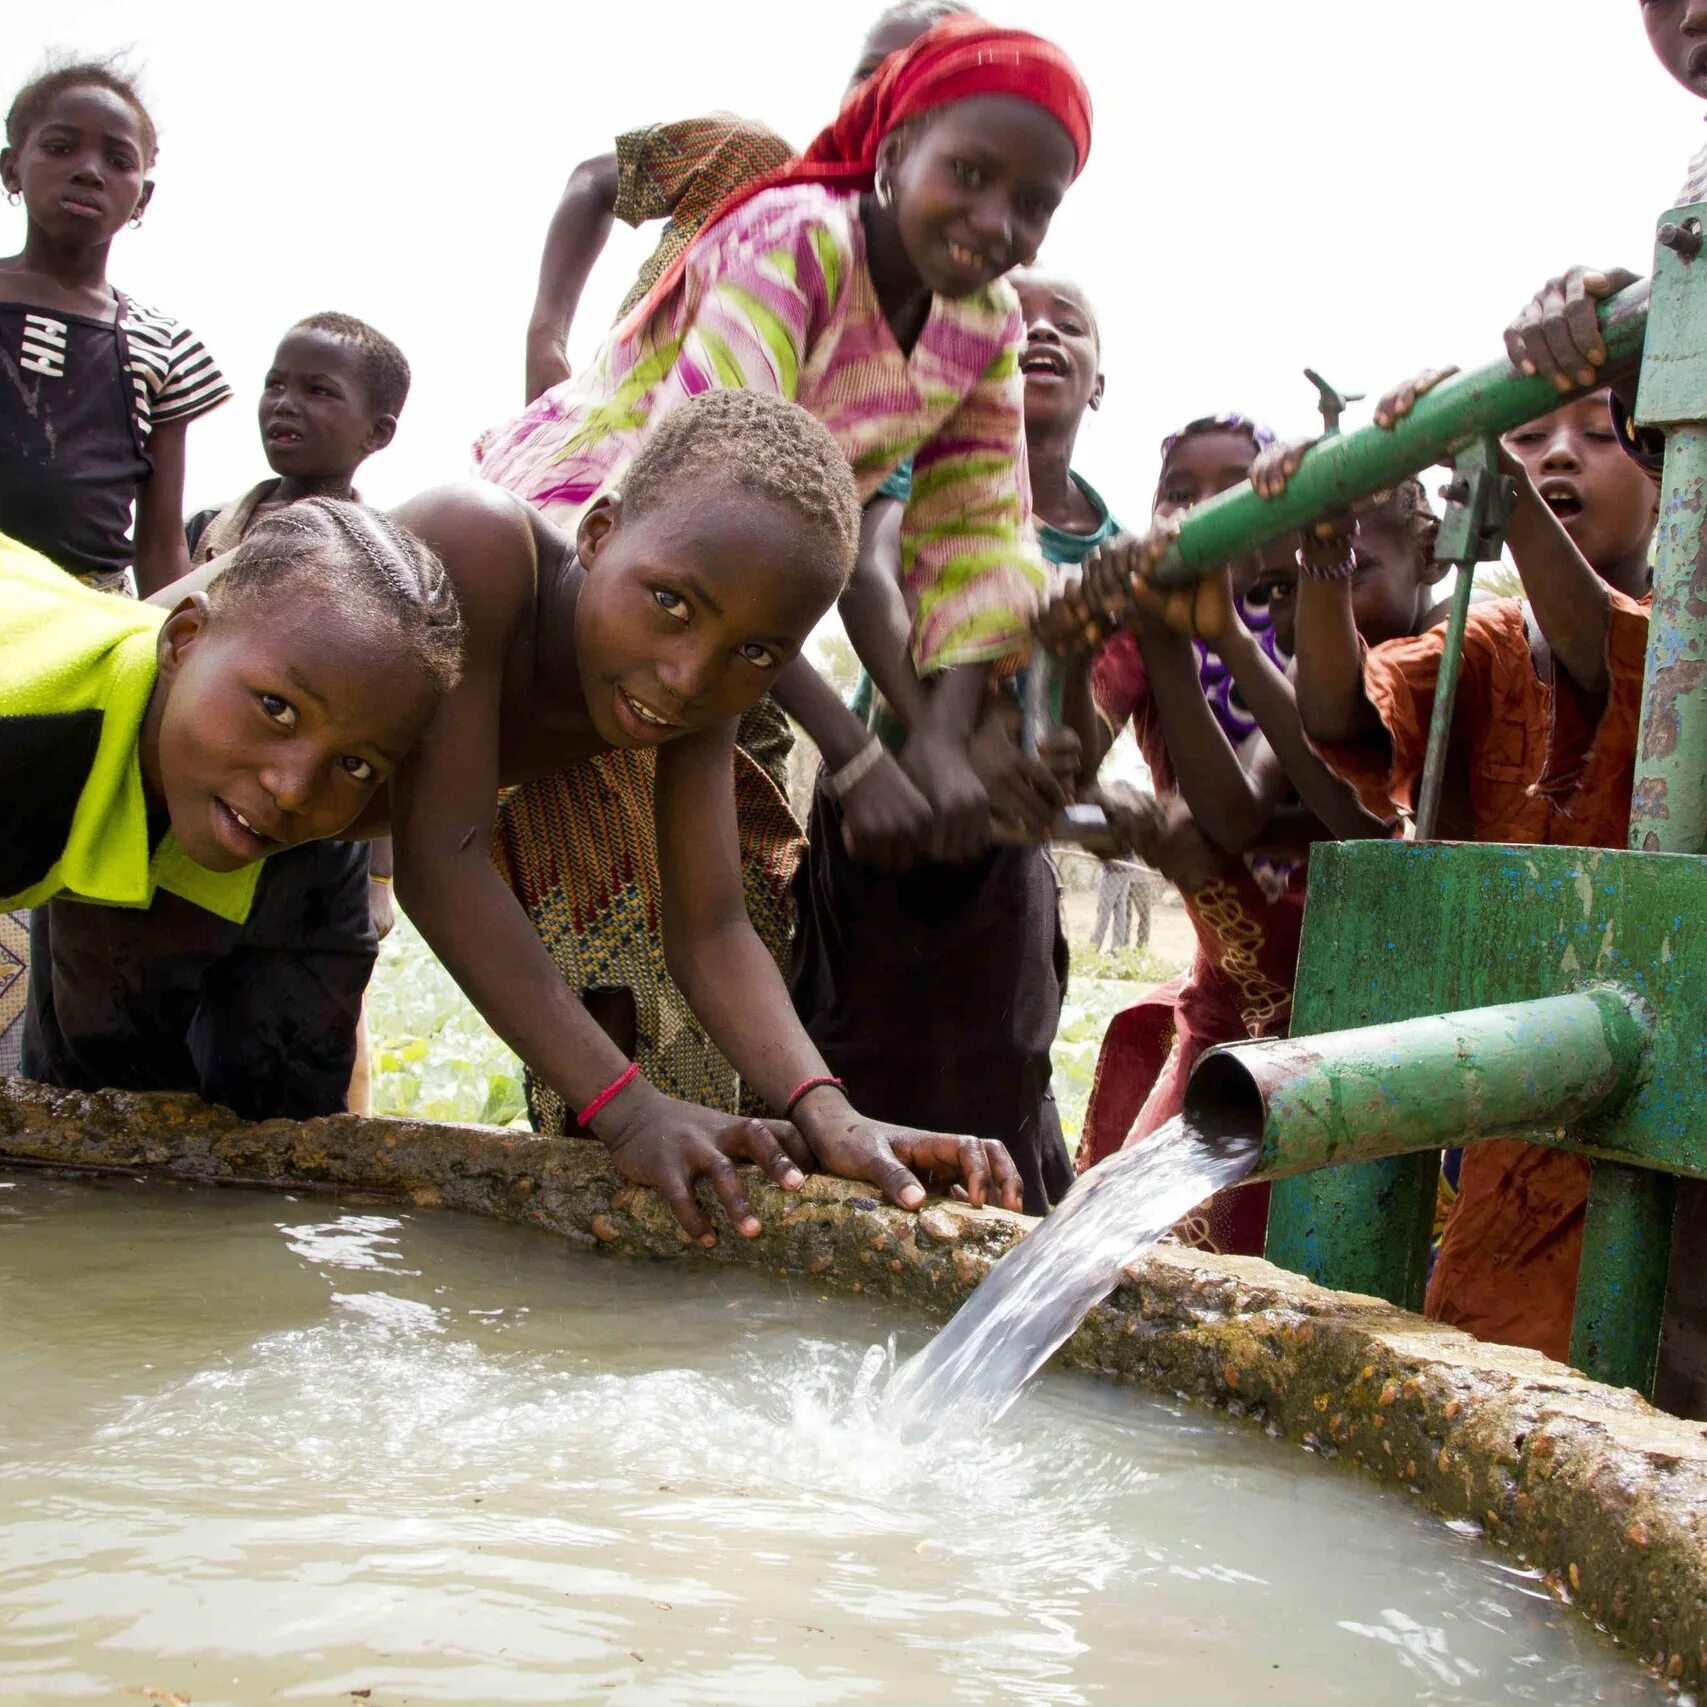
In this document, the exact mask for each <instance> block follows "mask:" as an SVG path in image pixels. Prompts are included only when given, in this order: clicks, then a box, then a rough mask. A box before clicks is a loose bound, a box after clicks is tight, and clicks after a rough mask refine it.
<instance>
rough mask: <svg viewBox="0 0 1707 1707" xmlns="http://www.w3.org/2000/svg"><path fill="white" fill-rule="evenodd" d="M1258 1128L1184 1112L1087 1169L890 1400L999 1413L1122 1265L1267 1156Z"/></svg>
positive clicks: (977, 1414)
mask: <svg viewBox="0 0 1707 1707" xmlns="http://www.w3.org/2000/svg"><path fill="white" fill-rule="evenodd" d="M1258 1148H1259V1146H1258V1143H1257V1140H1256V1138H1255V1137H1254V1136H1253V1135H1251V1134H1250V1133H1249V1132H1244V1131H1233V1130H1224V1131H1209V1130H1205V1129H1204V1128H1203V1127H1201V1126H1199V1125H1193V1124H1191V1123H1190V1122H1188V1120H1187V1118H1186V1117H1185V1116H1183V1115H1181V1116H1180V1117H1178V1118H1177V1119H1174V1120H1171V1121H1169V1122H1168V1123H1167V1125H1165V1126H1163V1127H1161V1128H1159V1129H1158V1130H1157V1131H1156V1132H1155V1133H1154V1134H1153V1135H1152V1136H1151V1137H1149V1138H1147V1139H1145V1140H1144V1142H1143V1143H1142V1144H1138V1145H1135V1146H1134V1147H1133V1148H1132V1149H1130V1150H1121V1151H1119V1152H1118V1153H1117V1154H1115V1155H1113V1156H1110V1157H1109V1158H1108V1160H1107V1161H1105V1162H1101V1163H1099V1164H1098V1165H1097V1166H1096V1167H1094V1168H1093V1169H1091V1171H1090V1172H1089V1173H1087V1174H1085V1175H1084V1176H1083V1177H1082V1178H1081V1179H1080V1180H1079V1181H1078V1182H1077V1183H1076V1184H1075V1185H1074V1186H1073V1189H1072V1190H1071V1191H1069V1192H1068V1193H1067V1195H1066V1196H1065V1197H1064V1198H1063V1199H1062V1200H1061V1203H1060V1205H1059V1207H1057V1208H1056V1209H1055V1210H1054V1212H1053V1213H1052V1214H1050V1216H1049V1217H1048V1218H1047V1219H1046V1220H1045V1221H1044V1222H1042V1224H1041V1225H1040V1226H1039V1227H1038V1228H1037V1229H1036V1231H1035V1232H1033V1233H1031V1234H1030V1235H1029V1236H1028V1237H1026V1238H1025V1239H1023V1240H1021V1242H1020V1243H1019V1244H1017V1245H1015V1246H1014V1247H1013V1248H1012V1249H1011V1250H1010V1251H1009V1252H1008V1253H1007V1255H1006V1256H1004V1257H1003V1258H1002V1260H1001V1261H1000V1262H999V1263H997V1264H996V1266H995V1267H994V1268H993V1269H991V1270H990V1272H989V1274H987V1275H986V1276H985V1277H984V1279H983V1281H982V1283H981V1284H980V1285H979V1287H978V1289H977V1291H975V1292H974V1293H973V1294H972V1296H971V1297H970V1298H969V1299H967V1301H966V1302H965V1304H963V1305H962V1306H961V1308H960V1310H959V1313H958V1314H957V1315H956V1316H955V1317H954V1319H953V1321H951V1322H950V1323H949V1324H948V1326H947V1327H946V1328H944V1329H943V1330H942V1332H941V1333H940V1334H938V1335H937V1336H936V1338H935V1339H934V1340H932V1341H931V1343H930V1344H929V1345H927V1346H926V1347H925V1349H924V1350H923V1351H921V1352H920V1353H919V1354H918V1355H917V1356H916V1357H913V1358H911V1359H909V1360H908V1361H907V1362H906V1363H905V1364H903V1365H902V1367H901V1368H900V1369H898V1370H897V1371H896V1373H895V1377H894V1379H893V1380H892V1381H891V1382H890V1384H889V1386H888V1389H887V1391H886V1393H885V1404H886V1407H887V1408H888V1409H889V1410H890V1412H891V1414H892V1416H893V1417H894V1419H895V1421H896V1424H897V1426H898V1427H899V1428H900V1429H901V1430H902V1431H903V1433H905V1434H909V1435H911V1434H914V1433H916V1432H919V1433H930V1432H933V1431H934V1430H935V1429H936V1428H937V1427H939V1426H940V1425H941V1424H942V1422H943V1421H945V1420H946V1419H947V1418H948V1416H949V1415H950V1414H952V1415H953V1418H954V1423H955V1426H956V1428H964V1427H966V1426H967V1425H968V1424H970V1425H972V1426H974V1427H977V1426H980V1425H987V1424H989V1423H992V1422H994V1421H995V1420H996V1419H997V1418H998V1417H1000V1416H1001V1415H1002V1413H1003V1412H1004V1411H1006V1410H1007V1409H1008V1407H1009V1406H1010V1405H1012V1404H1013V1402H1014V1401H1015V1400H1016V1399H1017V1398H1018V1397H1019V1396H1020V1393H1021V1392H1022V1391H1023V1389H1024V1387H1025V1384H1026V1382H1028V1381H1029V1380H1030V1379H1031V1378H1032V1376H1034V1375H1035V1374H1036V1373H1037V1372H1038V1370H1040V1369H1041V1368H1042V1367H1043V1365H1044V1364H1045V1363H1047V1362H1048V1361H1049V1359H1050V1358H1051V1357H1052V1356H1053V1355H1054V1354H1055V1352H1056V1350H1057V1349H1058V1348H1059V1347H1060V1346H1061V1345H1062V1344H1063V1343H1064V1342H1065V1341H1066V1340H1067V1339H1068V1337H1069V1336H1070V1335H1071V1334H1072V1332H1073V1330H1074V1329H1075V1328H1076V1327H1078V1325H1079V1323H1080V1322H1082V1321H1083V1320H1084V1319H1085V1316H1086V1315H1087V1314H1088V1313H1089V1311H1090V1310H1091V1308H1092V1307H1093V1306H1094V1305H1096V1304H1097V1303H1098V1302H1099V1301H1100V1300H1101V1299H1103V1298H1104V1297H1106V1296H1107V1295H1108V1293H1109V1292H1110V1291H1111V1290H1112V1289H1113V1288H1114V1286H1115V1285H1116V1284H1118V1282H1119V1280H1120V1276H1121V1274H1122V1272H1123V1271H1124V1270H1125V1269H1126V1267H1127V1266H1128V1265H1129V1264H1130V1263H1132V1262H1133V1261H1135V1260H1136V1259H1137V1258H1138V1257H1139V1256H1140V1255H1142V1254H1143V1252H1145V1251H1146V1250H1148V1249H1149V1248H1150V1246H1151V1245H1153V1244H1155V1243H1156V1241H1157V1240H1158V1239H1160V1238H1161V1237H1162V1235H1163V1234H1164V1233H1166V1232H1167V1231H1168V1230H1169V1228H1171V1227H1172V1226H1173V1225H1174V1224H1175V1223H1176V1222H1177V1221H1178V1220H1180V1218H1181V1217H1182V1216H1185V1215H1188V1214H1190V1213H1191V1211H1192V1210H1193V1209H1195V1208H1196V1207H1197V1206H1198V1204H1200V1203H1201V1202H1203V1200H1204V1199H1205V1198H1206V1197H1209V1196H1211V1195H1212V1194H1213V1193H1215V1192H1217V1191H1219V1190H1221V1189H1222V1187H1224V1186H1229V1185H1235V1184H1237V1183H1238V1181H1239V1180H1241V1179H1243V1178H1244V1176H1245V1175H1246V1174H1248V1173H1249V1172H1250V1171H1251V1169H1252V1168H1253V1167H1254V1166H1255V1165H1256V1159H1257V1153H1258Z"/></svg>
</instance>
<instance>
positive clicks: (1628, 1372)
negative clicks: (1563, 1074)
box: [1571, 1162, 1679, 1393]
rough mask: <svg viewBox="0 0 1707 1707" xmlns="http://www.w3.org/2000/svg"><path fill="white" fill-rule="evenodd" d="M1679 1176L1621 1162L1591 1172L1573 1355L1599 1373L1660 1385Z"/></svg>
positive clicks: (1640, 1386) (1615, 1381) (1620, 1382)
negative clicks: (1662, 1332) (1657, 1372)
mask: <svg viewBox="0 0 1707 1707" xmlns="http://www.w3.org/2000/svg"><path fill="white" fill-rule="evenodd" d="M1678 1184H1679V1182H1678V1181H1677V1180H1676V1179H1674V1178H1673V1177H1672V1176H1671V1175H1670V1174H1662V1173H1656V1172H1655V1171H1653V1170H1652V1169H1649V1168H1627V1167H1624V1166H1623V1165H1622V1164H1620V1163H1618V1162H1596V1163H1595V1164H1594V1169H1593V1172H1592V1173H1591V1174H1590V1175H1589V1186H1588V1211H1587V1214H1586V1215H1585V1217H1584V1220H1583V1252H1582V1261H1581V1263H1580V1264H1579V1266H1578V1270H1577V1302H1576V1313H1575V1315H1574V1316H1573V1318H1572V1321H1571V1362H1572V1363H1573V1364H1574V1365H1575V1366H1576V1367H1577V1368H1578V1369H1581V1370H1583V1371H1585V1372H1586V1373H1587V1374H1589V1375H1592V1376H1593V1377H1594V1378H1595V1380H1597V1381H1605V1382H1607V1383H1608V1384H1609V1385H1611V1386H1614V1387H1634V1388H1635V1389H1636V1390H1637V1391H1638V1392H1641V1393H1652V1392H1653V1390H1654V1371H1655V1367H1656V1365H1657V1364H1658V1362H1659V1355H1660V1322H1661V1320H1662V1318H1663V1316H1664V1312H1665V1299H1666V1269H1667V1266H1668V1263H1669V1259H1670V1257H1671V1227H1672V1219H1673V1216H1674V1215H1675V1213H1676V1208H1677V1188H1678Z"/></svg>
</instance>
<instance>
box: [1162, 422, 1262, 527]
mask: <svg viewBox="0 0 1707 1707" xmlns="http://www.w3.org/2000/svg"><path fill="white" fill-rule="evenodd" d="M1256 455H1257V447H1256V444H1255V442H1254V441H1253V440H1252V438H1251V435H1250V434H1249V433H1245V432H1241V431H1239V429H1238V428H1236V427H1213V428H1210V429H1208V430H1207V431H1204V432H1201V433H1192V434H1191V435H1190V436H1189V437H1187V438H1184V439H1182V440H1181V441H1180V442H1179V443H1178V444H1177V445H1175V446H1174V448H1173V450H1172V452H1171V453H1170V454H1169V456H1168V460H1167V461H1166V462H1165V463H1163V464H1162V477H1161V479H1160V480H1159V481H1157V482H1156V505H1155V509H1154V510H1153V511H1152V512H1151V514H1152V515H1153V516H1154V517H1155V519H1156V520H1157V521H1159V522H1165V521H1166V520H1167V519H1168V518H1169V517H1170V516H1177V515H1181V514H1183V513H1184V512H1185V511H1187V510H1189V509H1191V508H1192V506H1193V505H1195V504H1201V503H1203V502H1204V501H1205V500H1206V499H1209V498H1213V497H1215V496H1217V495H1218V494H1219V493H1222V492H1227V491H1231V490H1232V488H1233V487H1235V486H1237V485H1238V484H1239V482H1240V481H1241V480H1243V479H1244V478H1245V476H1246V475H1248V474H1249V473H1250V471H1251V464H1252V463H1253V462H1255V461H1256Z"/></svg>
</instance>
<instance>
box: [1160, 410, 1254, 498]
mask: <svg viewBox="0 0 1707 1707" xmlns="http://www.w3.org/2000/svg"><path fill="white" fill-rule="evenodd" d="M1200 433H1249V434H1250V436H1251V442H1252V443H1253V444H1255V446H1256V447H1257V449H1258V450H1259V451H1265V450H1267V449H1268V447H1269V446H1270V445H1271V444H1273V443H1274V430H1273V429H1272V428H1270V427H1265V426H1264V425H1263V424H1262V422H1261V421H1253V420H1252V419H1251V418H1250V416H1249V415H1237V414H1226V415H1199V416H1198V417H1197V419H1196V420H1195V421H1187V422H1186V424H1185V425H1184V426H1183V427H1181V428H1180V429H1179V431H1178V432H1177V433H1169V434H1168V436H1167V437H1166V438H1165V439H1163V440H1162V472H1163V473H1164V474H1165V473H1166V472H1167V467H1168V458H1169V457H1171V456H1172V455H1173V454H1174V452H1175V451H1176V450H1178V449H1179V447H1180V446H1181V445H1182V444H1184V443H1185V441H1186V440H1187V439H1194V438H1196V437H1197V436H1198V435H1199V434H1200ZM1161 495H1162V483H1161V480H1160V478H1159V477H1158V479H1157V481H1156V496H1155V498H1152V499H1151V500H1150V508H1151V509H1154V508H1155V507H1156V503H1157V500H1159V499H1160V498H1161Z"/></svg>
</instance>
